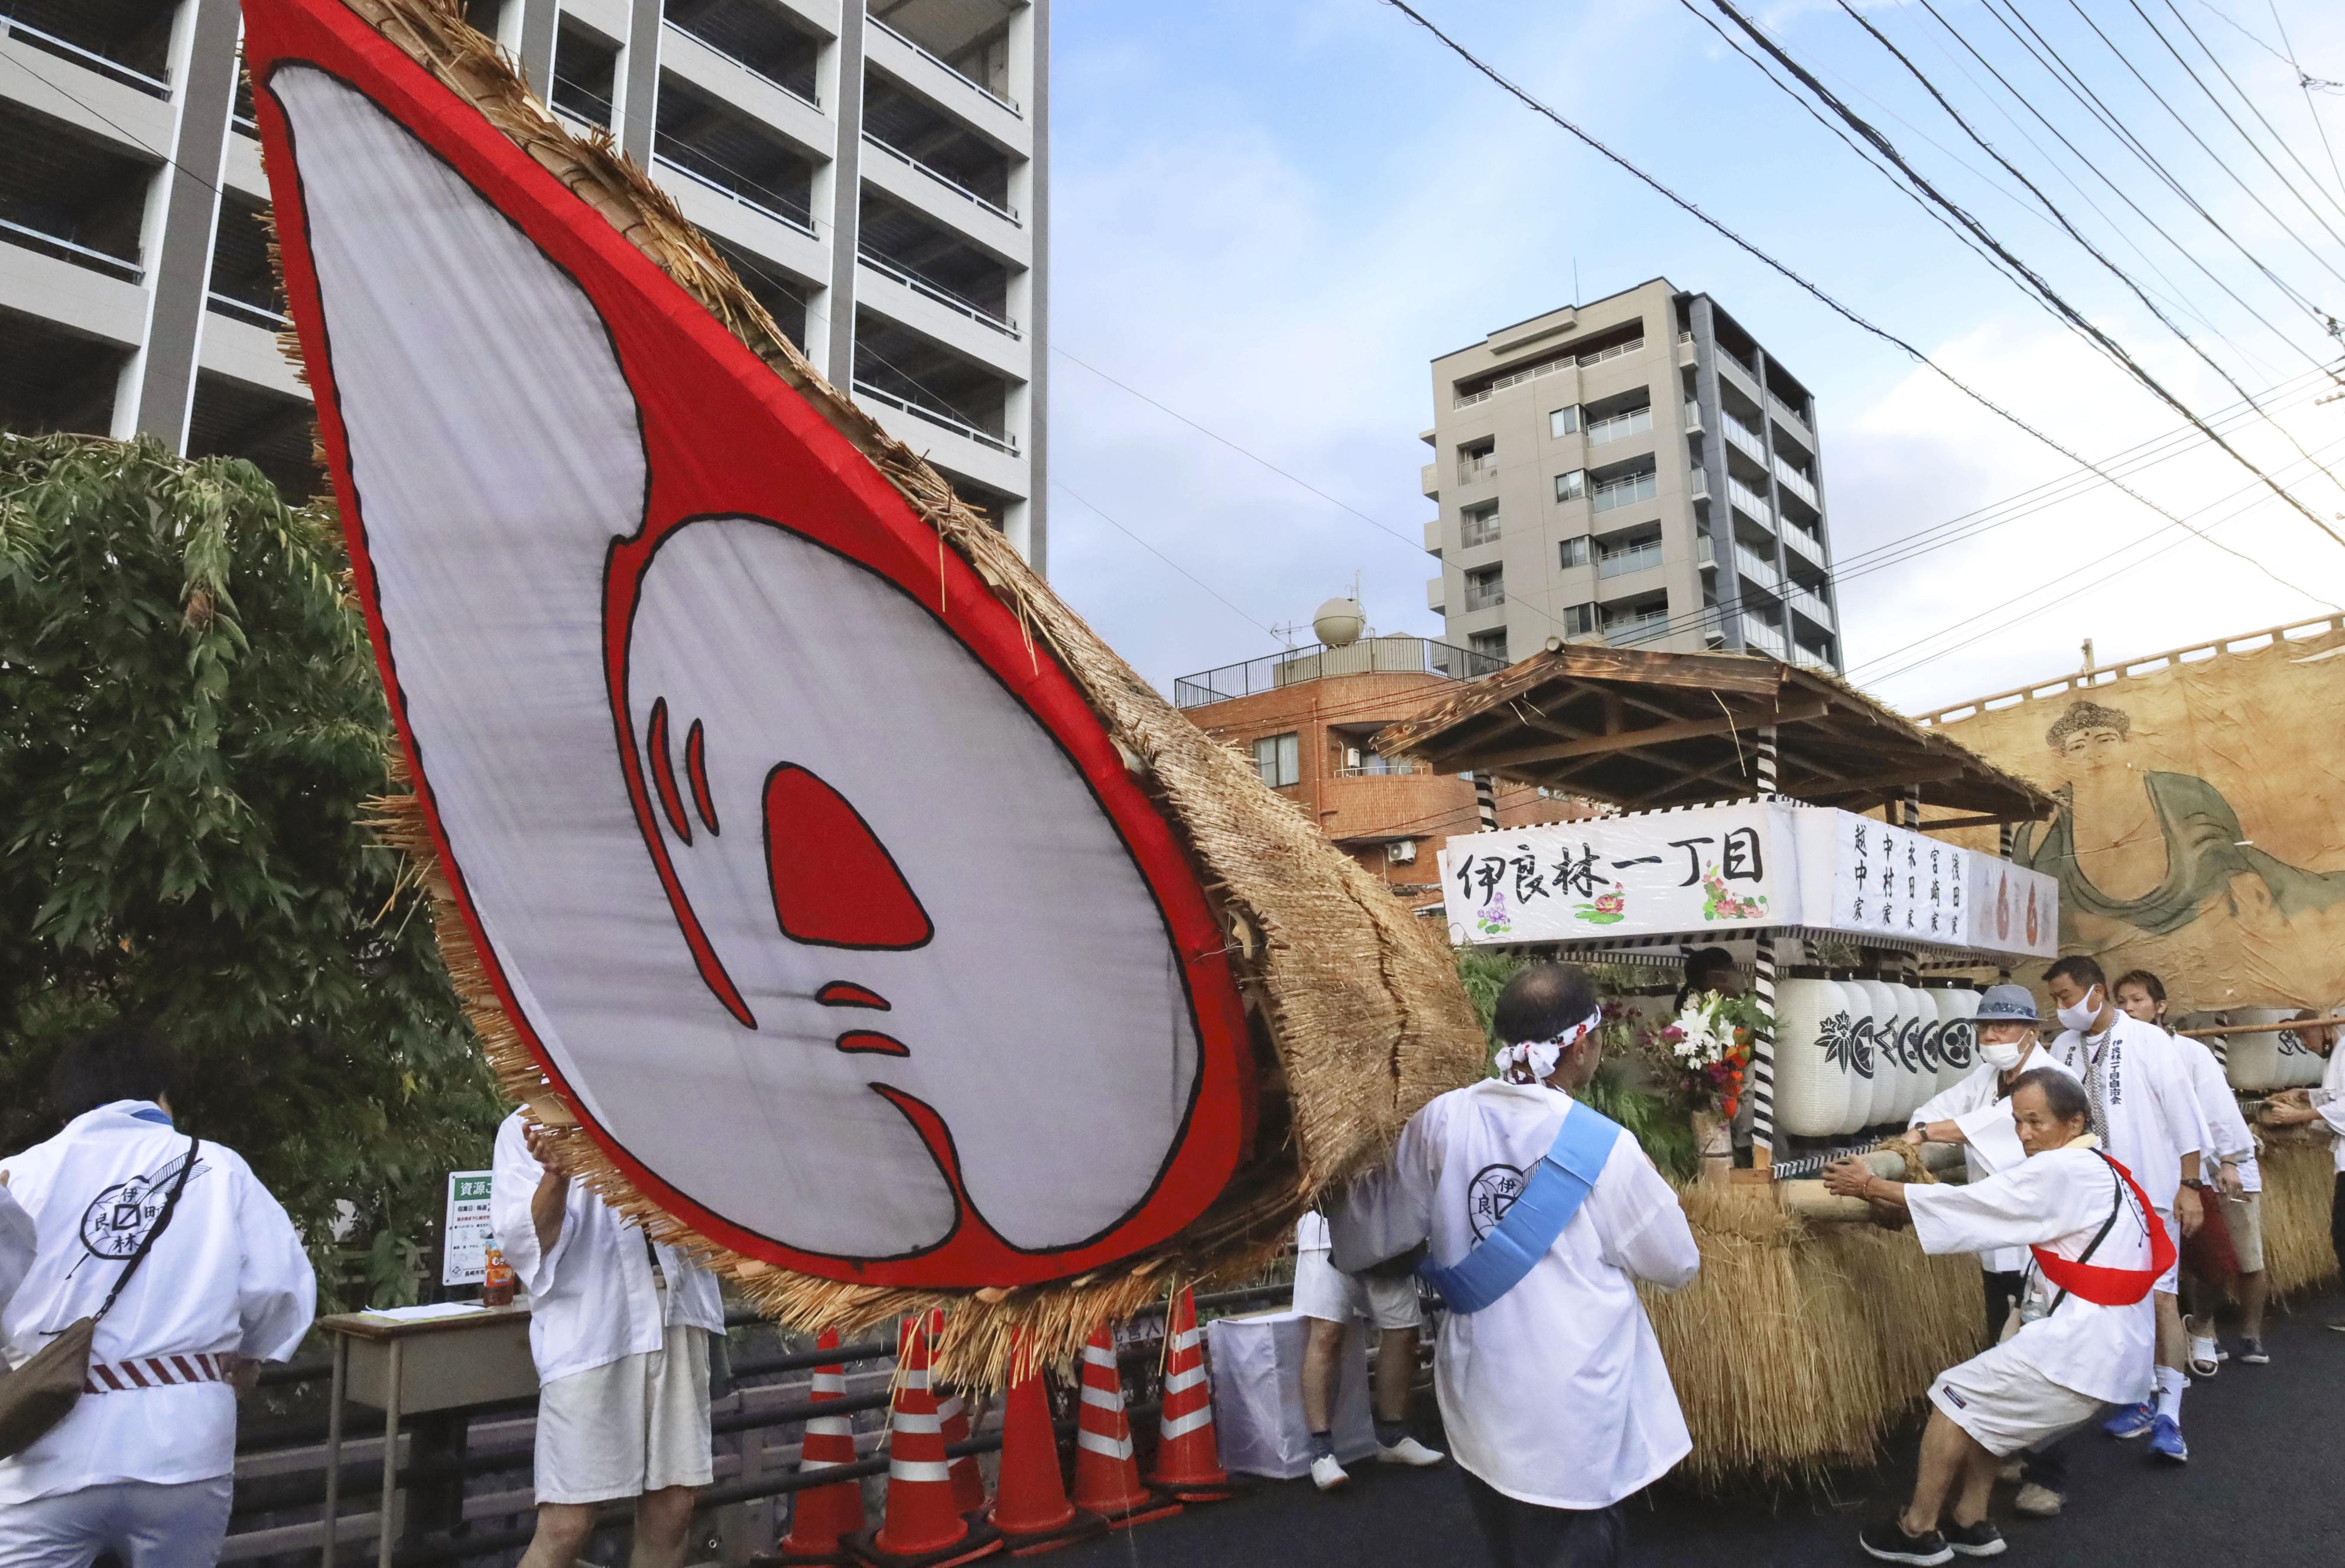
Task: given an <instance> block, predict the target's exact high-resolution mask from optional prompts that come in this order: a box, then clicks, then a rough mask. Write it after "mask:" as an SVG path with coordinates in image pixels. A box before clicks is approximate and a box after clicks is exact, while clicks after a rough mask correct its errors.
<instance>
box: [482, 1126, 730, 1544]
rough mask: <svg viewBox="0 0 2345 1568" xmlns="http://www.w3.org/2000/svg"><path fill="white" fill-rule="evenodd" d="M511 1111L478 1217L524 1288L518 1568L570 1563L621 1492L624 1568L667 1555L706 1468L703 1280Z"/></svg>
mask: <svg viewBox="0 0 2345 1568" xmlns="http://www.w3.org/2000/svg"><path fill="white" fill-rule="evenodd" d="M557 1137H584V1134H583V1133H580V1132H577V1131H576V1130H574V1129H573V1130H569V1131H565V1132H562V1133H558V1134H557V1133H553V1132H550V1131H549V1130H548V1129H546V1128H544V1127H543V1126H540V1125H538V1124H537V1123H536V1122H534V1121H533V1120H531V1119H530V1117H529V1116H528V1115H527V1113H525V1112H523V1111H515V1112H514V1113H513V1115H510V1116H507V1117H506V1118H505V1119H504V1122H503V1125H501V1126H499V1127H498V1128H497V1144H496V1156H495V1159H494V1172H495V1174H494V1177H493V1179H492V1182H491V1185H490V1188H489V1225H490V1230H491V1232H492V1235H493V1236H494V1237H495V1240H496V1245H497V1247H499V1248H500V1249H501V1250H502V1251H503V1253H504V1255H505V1261H506V1262H508V1263H510V1264H512V1265H513V1278H514V1279H515V1280H516V1281H517V1282H518V1283H519V1284H520V1286H521V1287H522V1288H523V1289H524V1290H527V1291H528V1292H529V1308H530V1319H529V1349H530V1356H531V1358H532V1359H533V1360H534V1361H535V1362H536V1363H537V1378H538V1395H537V1452H536V1471H537V1473H536V1481H537V1531H536V1533H535V1535H534V1536H533V1537H532V1539H531V1541H530V1544H529V1551H528V1552H527V1553H525V1554H524V1555H523V1558H522V1568H570V1565H571V1564H572V1563H575V1562H576V1561H577V1560H578V1559H579V1558H580V1557H581V1556H583V1555H584V1553H585V1549H586V1545H587V1542H588V1541H589V1539H590V1538H591V1537H592V1536H593V1534H594V1516H595V1514H596V1513H598V1512H601V1507H602V1505H603V1504H604V1503H607V1502H620V1501H623V1500H624V1499H628V1498H633V1499H634V1500H635V1530H634V1547H633V1549H632V1555H631V1556H630V1558H629V1563H630V1564H631V1568H678V1565H680V1564H681V1563H683V1562H684V1561H685V1548H686V1546H687V1545H688V1544H689V1538H690V1533H691V1529H692V1514H693V1502H694V1493H695V1492H697V1491H698V1489H700V1488H701V1487H704V1486H706V1485H707V1484H708V1483H709V1481H711V1480H712V1479H713V1478H714V1475H715V1459H714V1449H713V1446H712V1433H711V1431H710V1427H709V1413H708V1344H709V1336H711V1335H721V1334H723V1333H724V1332H725V1303H724V1299H723V1297H722V1295H721V1294H720V1292H719V1291H718V1289H717V1286H716V1277H715V1276H714V1275H712V1274H710V1273H709V1272H708V1270H706V1268H701V1267H700V1266H699V1265H698V1264H696V1263H695V1262H693V1261H692V1259H691V1258H690V1257H688V1256H687V1255H685V1253H683V1252H681V1251H678V1250H677V1249H676V1248H675V1247H669V1246H667V1245H666V1244H665V1243H664V1242H654V1241H652V1240H651V1239H650V1237H648V1236H646V1235H645V1232H644V1231H643V1230H642V1229H641V1228H640V1227H637V1226H635V1225H634V1224H633V1223H631V1222H630V1221H628V1220H626V1219H624V1218H622V1217H620V1215H619V1214H618V1212H617V1211H616V1210H614V1209H613V1208H611V1207H609V1206H608V1205H606V1204H604V1202H603V1200H602V1199H601V1198H599V1197H596V1196H594V1194H593V1193H592V1192H590V1191H588V1190H587V1189H586V1188H585V1187H584V1186H583V1185H582V1184H580V1183H577V1182H574V1181H572V1180H571V1179H570V1178H568V1177H567V1176H563V1175H561V1174H560V1173H559V1172H557V1171H555V1170H553V1168H552V1167H551V1166H550V1165H548V1164H547V1163H546V1160H545V1158H544V1156H546V1155H548V1154H549V1153H550V1152H551V1149H550V1145H551V1143H552V1141H553V1139H554V1138H557Z"/></svg>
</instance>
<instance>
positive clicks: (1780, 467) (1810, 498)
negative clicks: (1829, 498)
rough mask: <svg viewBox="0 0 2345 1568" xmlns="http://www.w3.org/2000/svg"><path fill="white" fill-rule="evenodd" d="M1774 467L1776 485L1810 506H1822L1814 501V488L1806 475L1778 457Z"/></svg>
mask: <svg viewBox="0 0 2345 1568" xmlns="http://www.w3.org/2000/svg"><path fill="white" fill-rule="evenodd" d="M1774 467H1775V483H1776V484H1780V485H1782V487H1783V488H1784V489H1786V490H1788V491H1790V492H1791V493H1792V494H1794V495H1796V496H1798V497H1799V498H1800V499H1801V500H1802V501H1804V502H1806V503H1807V504H1809V505H1811V506H1816V507H1821V506H1822V502H1820V501H1818V500H1817V499H1816V487H1815V486H1814V485H1813V484H1811V483H1810V482H1809V480H1808V476H1807V475H1806V474H1804V473H1801V472H1800V471H1799V470H1798V469H1796V468H1794V467H1792V465H1791V464H1790V463H1786V462H1784V461H1783V460H1782V458H1780V457H1779V458H1777V459H1775V463H1774Z"/></svg>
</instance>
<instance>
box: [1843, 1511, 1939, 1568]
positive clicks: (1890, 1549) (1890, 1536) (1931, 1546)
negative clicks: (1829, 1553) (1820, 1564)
mask: <svg viewBox="0 0 2345 1568" xmlns="http://www.w3.org/2000/svg"><path fill="white" fill-rule="evenodd" d="M1856 1543H1857V1544H1858V1545H1859V1546H1862V1547H1863V1548H1864V1554H1865V1555H1866V1556H1867V1557H1877V1558H1879V1559H1880V1560H1881V1561H1882V1562H1883V1563H1924V1564H1928V1563H1951V1562H1953V1561H1954V1548H1953V1547H1951V1546H1949V1545H1947V1544H1946V1538H1945V1537H1944V1536H1943V1535H1941V1534H1939V1533H1938V1532H1936V1531H1934V1530H1933V1531H1931V1532H1929V1533H1928V1534H1926V1535H1908V1534H1906V1533H1905V1526H1904V1525H1903V1524H1901V1523H1899V1522H1898V1521H1897V1516H1896V1515H1895V1514H1891V1515H1890V1516H1889V1517H1888V1518H1886V1519H1883V1520H1882V1521H1880V1522H1877V1523H1873V1524H1868V1525H1866V1526H1865V1527H1864V1528H1863V1530H1860V1531H1858V1532H1856Z"/></svg>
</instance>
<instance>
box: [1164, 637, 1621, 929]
mask: <svg viewBox="0 0 2345 1568" xmlns="http://www.w3.org/2000/svg"><path fill="white" fill-rule="evenodd" d="M1503 667H1504V666H1503V665H1502V664H1501V662H1500V661H1499V660H1497V659H1496V658H1493V657H1489V656H1487V655H1484V654H1476V653H1469V652H1467V650H1466V649H1464V648H1458V647H1450V646H1449V645H1447V643H1438V642H1434V641H1432V640H1431V639H1429V638H1426V637H1413V636H1372V637H1366V638H1363V639H1362V640H1360V641H1357V642H1355V643H1351V644H1349V645H1348V646H1345V647H1325V646H1324V645H1315V646H1313V647H1303V648H1294V649H1291V650H1289V651H1287V652H1284V653H1278V654H1272V655H1269V656H1267V657H1263V658H1257V659H1249V660H1247V661H1246V662H1245V663H1244V664H1233V665H1224V666H1223V667H1221V668H1219V669H1210V670H1204V671H1202V672H1201V673H1199V674H1196V675H1192V676H1184V677H1182V678H1181V679H1179V680H1177V681H1175V682H1174V683H1173V702H1174V703H1175V704H1176V705H1177V706H1178V707H1179V708H1181V709H1182V710H1183V712H1185V713H1186V714H1187V715H1188V716H1189V718H1191V719H1192V720H1193V721H1194V722H1195V724H1196V725H1197V727H1198V728H1201V729H1203V731H1204V732H1205V733H1206V734H1207V735H1210V736H1212V737H1213V738H1214V739H1215V740H1218V741H1220V742H1221V743H1222V744H1223V745H1225V746H1228V747H1231V748H1233V749H1235V750H1237V751H1238V752H1239V753H1240V754H1241V755H1243V756H1244V757H1246V758H1248V759H1250V760H1252V761H1253V763H1254V769H1255V770H1256V771H1257V772H1258V773H1260V774H1261V775H1262V780H1263V782H1264V783H1265V784H1268V785H1269V786H1271V787H1272V788H1273V789H1276V790H1277V791H1278V792H1279V793H1280V794H1282V795H1284V796H1286V797H1287V798H1288V799H1292V800H1294V802H1295V803H1296V804H1297V805H1299V806H1301V807H1302V808H1303V809H1304V812H1306V813H1307V814H1308V815H1309V816H1310V817H1311V818H1312V820H1314V821H1315V822H1317V823H1318V824H1319V827H1320V830H1321V831H1323V832H1325V834H1326V835H1327V837H1328V838H1329V839H1330V840H1334V842H1335V845H1336V847H1337V848H1338V849H1341V850H1344V851H1345V853H1346V854H1348V855H1350V856H1351V857H1352V858H1353V859H1354V860H1357V861H1359V862H1360V864H1362V865H1363V866H1365V867H1366V868H1367V869H1368V870H1369V871H1373V872H1375V873H1376V875H1377V876H1379V877H1382V878H1383V879H1384V880H1385V881H1386V882H1387V883H1389V884H1390V885H1391V888H1392V891H1393V893H1394V894H1395V896H1396V897H1399V898H1403V899H1406V900H1407V901H1408V902H1409V903H1410V904H1411V905H1413V906H1415V907H1416V908H1417V909H1418V910H1419V911H1428V910H1435V909H1437V908H1438V906H1439V904H1440V901H1441V888H1440V882H1439V878H1440V870H1439V866H1438V863H1437V860H1436V856H1437V855H1438V853H1439V850H1440V848H1441V842H1442V840H1444V839H1447V838H1448V837H1449V836H1450V835H1451V834H1453V833H1471V832H1474V831H1476V830H1477V826H1478V823H1477V818H1476V814H1475V805H1474V786H1473V783H1472V781H1471V780H1470V779H1467V777H1465V776H1463V775H1459V774H1452V773H1436V772H1434V771H1432V770H1431V769H1427V768H1426V767H1425V766H1424V765H1423V764H1421V763H1416V762H1406V761H1400V760H1396V759H1389V758H1386V757H1382V756H1379V755H1377V753H1376V746H1375V737H1376V731H1378V730H1379V729H1382V728H1384V727H1385V726H1386V725H1387V724H1391V723H1394V722H1395V721H1396V720H1399V719H1403V718H1415V717H1416V715H1417V714H1418V713H1419V712H1421V711H1422V710H1423V709H1425V708H1427V707H1429V706H1430V705H1431V704H1433V703H1434V702H1436V701H1438V700H1439V699H1440V698H1441V697H1443V696H1444V695H1445V694H1446V692H1447V689H1448V688H1449V687H1450V685H1451V683H1452V682H1454V681H1457V680H1461V679H1470V678H1473V677H1477V676H1483V675H1487V674H1489V673H1491V672H1492V671H1495V670H1497V669H1500V668H1503ZM1497 808H1498V821H1499V823H1500V825H1501V826H1504V827H1508V828H1516V827H1522V826H1525V825H1528V824H1530V823H1534V822H1556V821H1562V820H1568V819H1569V818H1572V817H1576V816H1581V815H1585V814H1587V813H1588V811H1589V807H1588V806H1587V804H1586V803H1585V802H1581V801H1574V800H1570V799H1563V798H1560V797H1557V798H1550V797H1548V795H1547V794H1545V792H1543V791H1541V790H1538V789H1532V788H1530V787H1529V786H1528V785H1519V786H1518V785H1502V786H1500V787H1499V789H1498V792H1497Z"/></svg>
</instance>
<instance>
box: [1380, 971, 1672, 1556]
mask: <svg viewBox="0 0 2345 1568" xmlns="http://www.w3.org/2000/svg"><path fill="white" fill-rule="evenodd" d="M1601 1018H1602V1014H1601V1013H1599V1010H1598V1006H1597V1002H1596V994H1595V992H1594V991H1593V989H1592V988H1591V987H1590V986H1589V982H1588V977H1587V976H1586V975H1585V974H1583V973H1582V972H1579V970H1577V969H1570V968H1567V967H1565V966H1564V965H1562V964H1558V963H1542V964H1535V965H1533V966H1532V967H1530V968H1528V969H1526V970H1524V971H1523V972H1521V973H1519V974H1518V975H1516V976H1515V977H1514V978H1513V979H1512V980H1510V981H1509V982H1508V983H1507V988H1506V989H1505V990H1504V991H1503V992H1501V993H1499V995H1498V1002H1497V1009H1496V1011H1495V1013H1494V1014H1493V1017H1492V1021H1491V1023H1492V1028H1493V1029H1494V1030H1495V1032H1496V1033H1497V1036H1498V1038H1499V1039H1500V1040H1502V1041H1504V1042H1506V1044H1502V1045H1501V1046H1499V1048H1498V1051H1497V1072H1498V1076H1497V1077H1496V1078H1492V1079H1486V1080H1484V1081H1483V1082H1481V1083H1478V1084H1471V1085H1469V1086H1468V1087H1466V1088H1463V1089H1453V1090H1452V1091H1450V1092H1449V1093H1448V1094H1447V1095H1441V1096H1440V1097H1439V1098H1437V1099H1436V1100H1434V1101H1432V1102H1431V1103H1430V1104H1428V1105H1426V1106H1425V1108H1424V1109H1422V1110H1420V1111H1418V1112H1417V1113H1416V1115H1414V1116H1412V1117H1410V1118H1409V1122H1408V1125H1407V1126H1406V1128H1404V1129H1403V1130H1402V1132H1401V1135H1400V1143H1399V1145H1398V1147H1396V1149H1395V1150H1394V1152H1393V1156H1392V1159H1391V1161H1390V1162H1389V1163H1388V1164H1387V1165H1386V1166H1385V1167H1384V1168H1383V1169H1381V1170H1379V1171H1376V1173H1374V1174H1373V1175H1371V1176H1368V1177H1367V1178H1366V1179H1365V1180H1364V1181H1362V1182H1361V1183H1359V1184H1358V1185H1357V1186H1355V1187H1354V1188H1353V1189H1352V1191H1351V1194H1350V1196H1349V1197H1348V1199H1347V1201H1346V1202H1345V1205H1344V1207H1343V1210H1342V1212H1341V1213H1340V1214H1339V1215H1337V1216H1335V1264H1336V1266H1337V1267H1338V1268H1354V1269H1358V1268H1369V1267H1373V1266H1376V1265H1377V1264H1379V1263H1380V1262H1382V1261H1384V1260H1386V1259H1389V1258H1393V1257H1399V1256H1401V1255H1403V1254H1406V1253H1408V1252H1410V1251H1411V1250H1412V1249H1415V1248H1420V1247H1421V1248H1424V1249H1425V1250H1426V1262H1425V1264H1424V1266H1422V1267H1421V1268H1419V1270H1418V1272H1419V1274H1420V1275H1421V1276H1423V1277H1424V1278H1427V1279H1428V1280H1430V1281H1431V1282H1432V1283H1433V1285H1434V1287H1435V1288H1436V1289H1437V1290H1439V1291H1440V1293H1441V1296H1442V1299H1443V1300H1444V1301H1445V1302H1446V1303H1447V1305H1448V1308H1449V1312H1448V1315H1447V1317H1446V1318H1445V1319H1443V1322H1442V1326H1441V1335H1440V1339H1439V1342H1438V1345H1437V1349H1436V1359H1435V1362H1434V1390H1435V1392H1436V1395H1437V1396H1438V1397H1439V1399H1440V1402H1441V1416H1442V1420H1443V1421H1444V1422H1445V1423H1446V1424H1447V1429H1448V1433H1449V1449H1450V1457H1451V1458H1452V1459H1453V1460H1455V1461H1457V1466H1458V1468H1459V1469H1460V1470H1461V1471H1463V1472H1464V1475H1465V1485H1466V1492H1467V1501H1468V1502H1469V1503H1470V1504H1471V1506H1472V1508H1473V1510H1474V1516H1475V1520H1476V1522H1477V1523H1478V1524H1479V1525H1480V1526H1481V1530H1482V1534H1483V1537H1484V1539H1485V1540H1486V1541H1487V1543H1488V1546H1489V1551H1490V1558H1491V1561H1492V1562H1493V1563H1496V1564H1497V1568H1608V1565H1609V1564H1613V1563H1619V1561H1620V1560H1621V1554H1622V1553H1623V1551H1624V1549H1625V1547H1624V1543H1625V1528H1626V1527H1625V1523H1624V1522H1623V1520H1622V1519H1621V1517H1620V1511H1619V1508H1618V1506H1616V1505H1617V1504H1618V1503H1619V1501H1620V1500H1621V1499H1622V1498H1624V1497H1627V1496H1628V1495H1629V1494H1630V1493H1631V1492H1637V1491H1639V1490H1640V1489H1642V1488H1644V1487H1646V1486H1649V1485H1650V1484H1651V1483H1652V1482H1654V1481H1658V1480H1660V1478H1661V1477H1662V1476H1663V1475H1665V1474H1667V1473H1668V1472H1669V1471H1670V1470H1671V1469H1672V1468H1674V1467H1675V1466H1676V1464H1677V1462H1678V1461H1680V1460H1681V1459H1683V1458H1684V1457H1685V1456H1686V1454H1687V1452H1688V1451H1690V1449H1691V1447H1692V1441H1691V1439H1690V1437H1689V1436H1688V1434H1687V1431H1686V1424H1685V1417H1684V1415H1683V1414H1682V1413H1681V1412H1680V1410H1679V1408H1678V1400H1677V1390H1676V1389H1675V1387H1674V1386H1672V1384H1671V1383H1670V1369H1669V1367H1668V1365H1667V1364H1666V1363H1665V1362H1664V1361H1663V1360H1662V1359H1661V1350H1660V1341H1659V1340H1657V1339H1655V1338H1654V1337H1653V1329H1652V1325H1651V1324H1650V1322H1649V1321H1648V1320H1647V1319H1646V1317H1645V1308H1644V1304H1643V1302H1642V1301H1640V1300H1639V1298H1638V1295H1637V1286H1638V1283H1639V1281H1643V1282H1645V1283H1648V1284H1651V1285H1655V1286H1658V1287H1660V1288H1661V1289H1663V1290H1675V1289H1677V1288H1680V1286H1683V1285H1685V1284H1687V1283H1689V1282H1690V1281H1691V1280H1692V1278H1694V1275H1695V1274H1696V1273H1697V1272H1698V1271H1699V1270H1700V1268H1701V1254H1700V1250H1699V1249H1698V1248H1696V1247H1695V1246H1694V1240H1693V1233H1692V1231H1691V1230H1690V1228H1689V1227H1688V1226H1687V1224H1686V1218H1685V1214H1684V1211H1683V1210H1682V1209H1680V1207H1678V1198H1677V1194H1676V1193H1675V1192H1674V1191H1672V1190H1671V1189H1670V1184H1669V1183H1668V1182H1666V1181H1664V1180H1663V1179H1662V1178H1661V1175H1660V1172H1659V1171H1657V1170H1655V1169H1654V1168H1653V1164H1652V1161H1651V1160H1650V1159H1648V1158H1647V1157H1646V1156H1645V1152H1644V1150H1643V1149H1641V1148H1639V1146H1638V1144H1637V1140H1636V1139H1635V1138H1633V1137H1631V1136H1630V1135H1629V1134H1628V1133H1627V1132H1626V1131H1624V1130H1622V1129H1621V1128H1620V1127H1619V1125H1617V1124H1615V1123H1613V1122H1610V1121H1608V1120H1607V1119H1606V1118H1604V1117H1603V1116H1601V1115H1598V1114H1597V1113H1596V1112H1595V1111H1593V1110H1590V1109H1589V1107H1588V1106H1587V1105H1584V1104H1581V1103H1580V1102H1579V1101H1577V1100H1575V1099H1574V1098H1573V1097H1572V1095H1573V1092H1574V1091H1577V1090H1579V1089H1582V1088H1584V1087H1585V1086H1586V1085H1587V1084H1588V1081H1589V1079H1590V1078H1592V1077H1594V1076H1595V1074H1596V1068H1597V1065H1598V1064H1599V1062H1600V1061H1601V1059H1602V1057H1603V1054H1604V1052H1603V1046H1602V1044H1601V1042H1600V1041H1599V1039H1598V1037H1597V1033H1596V1028H1597V1025H1598V1023H1599V1022H1601Z"/></svg>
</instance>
